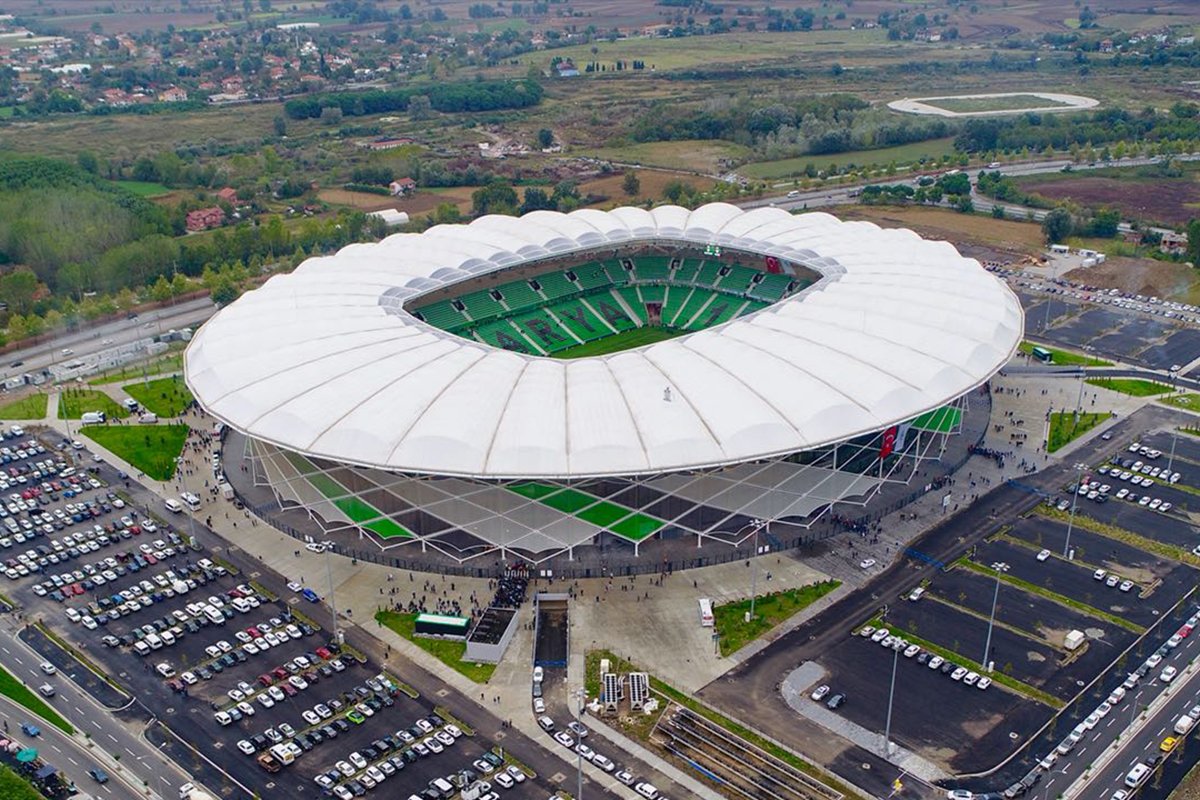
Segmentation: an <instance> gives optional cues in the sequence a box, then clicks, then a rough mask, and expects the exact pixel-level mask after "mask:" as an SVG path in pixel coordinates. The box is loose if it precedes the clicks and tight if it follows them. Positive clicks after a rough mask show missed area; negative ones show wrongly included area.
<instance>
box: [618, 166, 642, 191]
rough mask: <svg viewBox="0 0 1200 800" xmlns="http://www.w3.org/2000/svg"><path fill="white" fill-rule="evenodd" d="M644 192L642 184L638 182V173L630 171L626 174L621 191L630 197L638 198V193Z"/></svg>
mask: <svg viewBox="0 0 1200 800" xmlns="http://www.w3.org/2000/svg"><path fill="white" fill-rule="evenodd" d="M641 190H642V182H641V181H640V180H638V176H637V173H636V172H633V171H632V170H630V171H629V172H626V173H625V179H624V180H623V181H621V191H623V192H625V194H627V195H629V196H630V197H636V196H637V194H638V192H640V191H641Z"/></svg>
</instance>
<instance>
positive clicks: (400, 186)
mask: <svg viewBox="0 0 1200 800" xmlns="http://www.w3.org/2000/svg"><path fill="white" fill-rule="evenodd" d="M416 190H417V182H416V181H414V180H413V179H412V178H397V179H396V180H394V181H392V182H391V183H389V184H388V191H389V192H391V193H392V195H393V196H394V197H404V196H406V195H408V194H411V193H412V192H415V191H416Z"/></svg>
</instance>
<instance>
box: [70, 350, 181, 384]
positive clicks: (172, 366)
mask: <svg viewBox="0 0 1200 800" xmlns="http://www.w3.org/2000/svg"><path fill="white" fill-rule="evenodd" d="M182 369H183V352H182V351H181V352H178V353H172V354H171V355H169V356H163V357H162V358H160V359H157V360H155V361H151V362H150V363H148V364H144V365H143V364H136V365H130V366H126V367H121V369H119V370H115V371H113V372H105V373H103V374H101V375H98V376H97V377H95V378H92V379H91V380H89V381H88V383H90V384H91V385H92V386H100V385H101V384H105V383H120V382H122V381H128V380H133V379H134V378H140V377H142V370H145V371H146V375H150V376H153V375H161V374H162V373H164V372H179V371H180V370H182Z"/></svg>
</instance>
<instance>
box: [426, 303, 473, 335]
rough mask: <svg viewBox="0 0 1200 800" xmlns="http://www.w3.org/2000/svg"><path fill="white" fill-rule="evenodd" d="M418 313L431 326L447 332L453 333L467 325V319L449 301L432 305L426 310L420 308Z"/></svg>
mask: <svg viewBox="0 0 1200 800" xmlns="http://www.w3.org/2000/svg"><path fill="white" fill-rule="evenodd" d="M417 312H418V313H419V314H420V315H421V316H422V317H424V318H425V321H426V322H428V323H429V324H430V325H432V326H433V327H435V328H441V329H442V330H445V331H452V330H454V329H456V328H461V327H462V326H463V325H466V324H467V318H466V317H464V316H463V315H462V314H460V313H459V312H458V309H456V308H455V307H454V306H452V305H450V301H449V300H441V301H439V302H437V303H430V304H429V305H427V306H425V307H424V308H418V309H417Z"/></svg>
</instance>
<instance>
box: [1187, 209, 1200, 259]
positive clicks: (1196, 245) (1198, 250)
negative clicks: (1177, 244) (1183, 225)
mask: <svg viewBox="0 0 1200 800" xmlns="http://www.w3.org/2000/svg"><path fill="white" fill-rule="evenodd" d="M1187 237H1188V243H1187V259H1188V261H1190V262H1192V264H1200V219H1194V220H1192V221H1191V222H1189V223H1188V225H1187Z"/></svg>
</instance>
